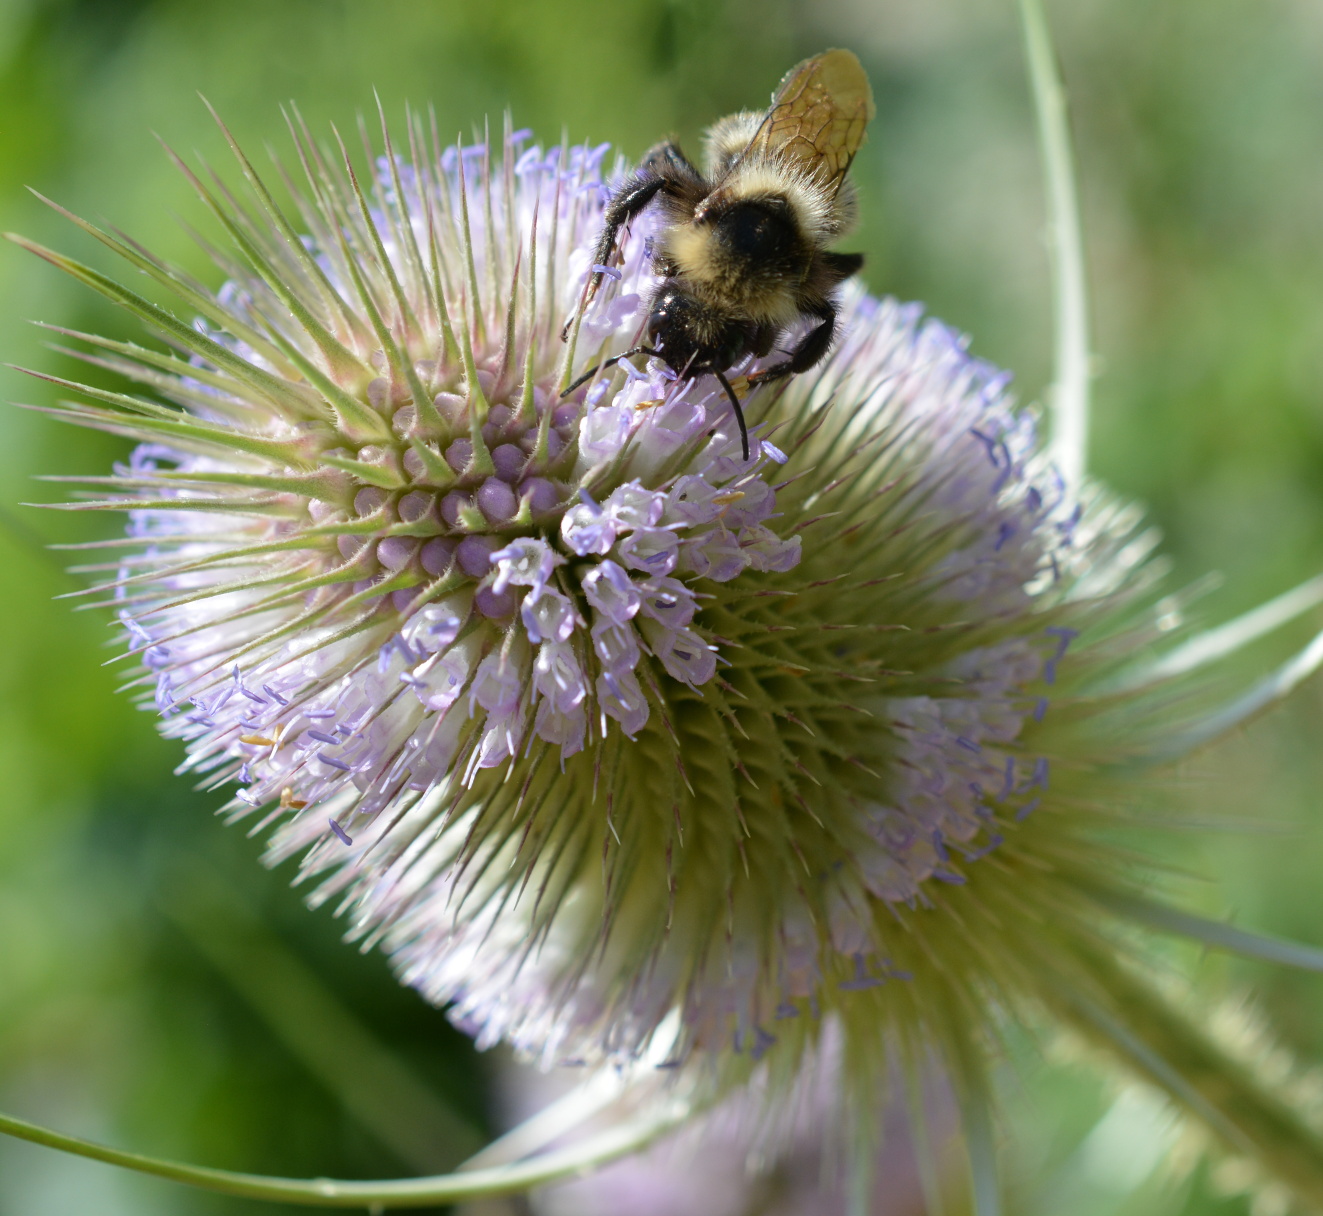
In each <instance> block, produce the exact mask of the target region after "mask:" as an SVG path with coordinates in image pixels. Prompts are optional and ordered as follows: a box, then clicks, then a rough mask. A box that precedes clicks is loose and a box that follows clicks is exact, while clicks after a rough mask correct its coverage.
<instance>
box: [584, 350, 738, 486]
mask: <svg viewBox="0 0 1323 1216" xmlns="http://www.w3.org/2000/svg"><path fill="white" fill-rule="evenodd" d="M635 355H658V356H660V355H661V351H659V350H653V349H652V347H651V346H631V347H630V348H629V350H626V351H622V352H621V353H620V354H618V355H613V356H612V357H611V358H610V359H606V360H604V361H603V362H601V363H599V364H597V366H596V367H590V368H589V369H588V370H587V371H586V372H584V374H583V375H582V376H580V377H579V378H578V379H577V380H576V381H575V382H574V383H573V384H571V385H570V386H569V388H567V389H563V390H562V391H561V394H560V395H561V399H562V400H564V399H565V398H566V397H568V396H569V395H570V394H571V393H572V392H574V390H575V389H576V388H580V387H582V386H583V385H585V384H587V383H588V381H589V380H591V379H592V378H593V377H594V376H595V375H597V373H598V372H600V371H601V370H602V369H603V368H604V367H614V366H615V365H616V364H617V363H619V362H620V361H621V359H632V358H633V357H634V356H635ZM745 459H746V460H747V459H748V456H747V454H746V456H745Z"/></svg>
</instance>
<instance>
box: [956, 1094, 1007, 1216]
mask: <svg viewBox="0 0 1323 1216" xmlns="http://www.w3.org/2000/svg"><path fill="white" fill-rule="evenodd" d="M962 1117H963V1126H964V1129H965V1153H966V1154H967V1156H968V1157H969V1177H970V1185H971V1190H972V1194H973V1202H974V1213H973V1216H1001V1188H1000V1186H999V1185H998V1182H997V1141H996V1135H995V1131H994V1127H993V1121H992V1108H991V1105H990V1103H989V1101H988V1096H987V1095H986V1094H978V1095H971V1096H970V1097H969V1098H968V1099H967V1100H966V1101H965V1103H964V1108H963V1111H962Z"/></svg>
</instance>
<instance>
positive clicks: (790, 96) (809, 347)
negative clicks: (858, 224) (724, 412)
mask: <svg viewBox="0 0 1323 1216" xmlns="http://www.w3.org/2000/svg"><path fill="white" fill-rule="evenodd" d="M871 116H872V98H871V93H870V92H869V90H868V82H867V78H866V77H865V76H864V75H863V69H862V68H861V67H860V66H859V62H858V60H857V59H855V57H854V56H853V55H851V54H850V53H849V52H847V51H828V52H826V53H825V54H823V55H820V56H817V57H815V58H814V59H810V60H806V61H805V62H804V63H803V64H800V65H799V66H798V67H796V68H794V69H792V70H791V72H790V73H788V74H787V76H786V77H785V79H784V80H783V81H782V84H781V87H780V89H778V91H777V94H776V96H775V97H774V98H773V101H772V108H771V109H770V110H768V111H767V112H766V113H765V114H760V113H754V112H742V113H739V114H732V115H730V116H729V117H728V118H724V119H722V120H721V121H720V122H718V123H717V124H715V125H714V126H713V127H712V128H711V130H710V131H709V132H708V134H707V139H706V146H705V153H706V155H705V158H704V162H705V163H704V169H703V171H700V170H699V169H698V168H697V167H696V166H695V165H694V164H692V163H691V162H690V161H689V159H688V158H687V157H686V156H685V155H684V153H683V152H682V151H681V150H680V148H679V147H678V146H677V145H676V144H675V143H673V142H671V141H664V142H662V143H659V144H657V145H656V146H655V147H654V148H652V149H651V150H650V151H649V152H648V154H647V155H646V156H645V157H644V158H643V160H642V161H641V162H640V164H639V167H638V169H637V170H636V172H635V173H634V175H633V176H632V177H631V178H629V179H628V180H627V181H626V182H625V183H624V184H623V185H622V186H620V187H619V189H617V190H616V192H615V194H614V195H613V196H612V198H611V200H610V202H609V203H608V205H607V208H606V214H605V217H604V218H605V222H604V224H603V228H602V236H601V240H600V241H599V243H598V248H597V251H596V256H595V259H594V260H595V262H596V263H597V264H598V265H599V266H605V265H609V264H610V261H611V259H612V258H613V257H614V256H615V254H616V243H617V240H618V238H619V235H620V230H621V228H622V227H623V226H624V225H626V224H627V223H628V222H629V221H630V220H631V219H632V218H633V217H634V216H636V215H638V214H639V213H640V212H641V211H642V210H643V209H644V208H645V207H647V206H649V205H650V204H652V205H656V206H657V207H658V208H659V209H660V211H661V213H662V217H663V219H664V223H663V225H662V227H661V230H660V232H659V234H658V235H657V237H656V239H655V244H654V249H653V267H654V269H655V270H656V272H657V273H658V274H659V275H660V276H661V277H662V281H661V283H660V284H658V286H657V288H656V290H655V291H654V293H653V297H652V300H651V301H650V305H649V310H648V323H647V335H646V336H647V344H646V345H644V346H640V347H636V348H634V349H633V350H631V351H629V352H626V355H623V356H617V357H616V358H617V359H620V358H624V357H627V356H628V355H632V354H639V353H648V354H653V355H658V356H660V357H661V358H662V359H664V360H665V362H666V363H667V364H668V365H669V366H670V367H671V368H672V369H673V370H675V371H676V372H678V373H679V374H681V375H682V376H687V377H693V376H698V375H701V374H706V373H710V374H713V375H715V376H717V378H718V379H719V380H720V381H721V383H722V386H723V387H724V388H725V389H726V392H727V394H728V395H729V396H730V398H731V402H732V405H733V406H734V408H735V411H736V415H737V417H738V418H739V421H740V430H741V437H742V439H743V441H744V446H745V451H746V454H747V451H748V439H747V432H746V431H745V428H744V417H743V413H742V411H741V410H740V405H739V401H738V398H737V397H736V396H735V394H734V392H733V390H732V389H731V387H730V385H729V382H728V381H727V380H726V378H725V375H724V373H725V371H726V370H727V369H728V368H730V367H731V366H732V365H733V364H735V363H737V362H739V361H740V360H741V359H742V358H745V357H746V356H749V355H755V356H758V357H765V356H767V355H769V354H770V353H771V352H772V350H773V348H774V347H775V345H776V343H777V340H778V339H779V338H780V337H781V336H782V335H783V334H784V333H785V331H786V330H787V329H788V328H789V327H790V326H792V325H793V324H795V322H797V321H798V320H799V319H800V318H805V317H807V318H810V319H812V320H813V321H815V322H816V324H814V325H813V326H812V327H811V328H810V329H809V330H808V331H807V332H806V333H805V334H803V335H802V336H801V337H800V339H799V341H798V342H797V344H796V345H795V346H794V347H793V348H792V349H790V350H789V351H787V352H786V355H787V357H786V358H785V359H784V360H783V361H781V362H777V363H774V364H772V365H771V366H769V367H765V368H763V369H762V370H761V371H759V372H757V373H755V374H754V375H752V376H750V377H749V380H750V383H752V384H757V383H762V382H765V381H769V380H775V379H779V378H781V377H783V376H788V375H791V374H793V373H796V372H802V371H806V370H807V369H808V368H810V367H812V366H813V365H814V364H816V363H817V362H819V361H820V360H821V359H822V358H823V356H824V355H825V354H826V353H827V351H828V349H829V348H830V346H831V342H832V339H833V337H834V335H835V328H836V307H835V304H834V303H833V300H832V293H833V292H834V290H835V289H836V288H837V287H838V286H839V285H840V284H841V283H842V282H844V280H845V279H847V278H849V276H850V275H852V274H854V273H855V272H856V271H858V270H859V268H860V266H862V265H863V257H862V256H861V255H859V254H844V253H833V252H831V251H830V250H828V249H827V248H826V246H827V245H828V244H829V243H830V242H832V241H834V240H835V239H836V238H837V237H839V236H841V235H843V234H844V233H846V232H847V231H848V230H849V229H850V227H851V226H852V224H853V221H854V216H855V195H854V188H853V186H852V184H851V183H850V182H849V181H848V180H847V179H846V176H845V175H846V171H847V170H848V168H849V163H850V160H851V159H852V158H853V155H854V152H855V151H856V150H857V149H858V146H859V144H860V143H861V142H862V139H863V130H864V126H865V125H866V123H867V121H868V119H869V118H870V117H871ZM601 277H602V276H601V272H600V271H598V272H597V273H596V274H595V275H594V277H593V279H592V281H591V283H590V287H589V291H588V298H591V296H592V295H593V294H595V292H596V291H597V288H598V287H599V286H600V283H601ZM608 362H615V360H610V361H608ZM594 371H596V369H594ZM590 374H591V373H590ZM583 379H587V377H584V378H583ZM583 379H581V380H579V381H577V382H576V383H575V384H574V385H572V386H571V388H570V389H568V390H566V391H567V392H569V391H572V390H573V389H574V388H576V387H577V386H578V384H581V383H583Z"/></svg>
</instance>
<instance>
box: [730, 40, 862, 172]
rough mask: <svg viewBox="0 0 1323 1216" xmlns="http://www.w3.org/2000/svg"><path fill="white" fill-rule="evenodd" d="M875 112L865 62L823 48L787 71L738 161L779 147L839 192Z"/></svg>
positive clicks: (783, 154)
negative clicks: (819, 53)
mask: <svg viewBox="0 0 1323 1216" xmlns="http://www.w3.org/2000/svg"><path fill="white" fill-rule="evenodd" d="M875 113H876V109H875V107H874V105H873V90H872V88H871V87H870V86H869V83H868V76H867V74H866V73H865V72H864V67H863V64H861V63H860V62H859V60H858V58H857V57H856V56H855V55H854V54H853V53H852V52H851V51H840V50H836V51H824V52H823V53H822V54H821V55H814V56H813V58H812V59H806V60H804V62H803V63H801V64H798V65H796V66H795V67H793V68H791V69H790V71H788V72H787V73H786V74H785V76H784V78H783V79H782V81H781V83H780V85H779V86H778V87H777V90H776V93H775V94H774V95H773V96H772V105H771V108H770V109H769V110H768V111H767V114H766V116H765V117H764V118H763V120H762V122H761V123H760V124H759V126H758V129H757V131H755V132H754V135H753V138H752V139H751V140H750V141H749V145H748V147H747V148H745V149H744V151H743V152H742V153H741V154H740V155H739V156H738V157H737V158H736V159H735V162H734V163H735V164H739V163H740V162H742V161H745V160H747V159H749V158H750V157H751V156H757V155H758V154H759V153H767V152H778V153H780V154H781V155H782V156H789V157H790V158H791V159H792V160H794V161H796V162H797V163H798V165H799V166H800V167H801V168H803V169H806V170H807V171H808V172H810V173H812V174H813V176H814V177H816V178H817V179H818V181H819V182H820V183H821V185H822V186H823V187H824V188H825V189H827V190H829V191H830V192H831V193H832V194H835V193H836V191H837V190H839V189H840V187H841V183H842V182H843V181H844V180H845V175H846V173H847V172H848V170H849V168H850V162H851V161H852V160H854V155H855V153H856V152H858V151H859V148H860V146H861V145H862V144H863V142H864V131H865V129H866V128H867V126H868V124H869V122H870V121H871V120H872V118H873V115H874V114H875ZM732 168H734V165H732Z"/></svg>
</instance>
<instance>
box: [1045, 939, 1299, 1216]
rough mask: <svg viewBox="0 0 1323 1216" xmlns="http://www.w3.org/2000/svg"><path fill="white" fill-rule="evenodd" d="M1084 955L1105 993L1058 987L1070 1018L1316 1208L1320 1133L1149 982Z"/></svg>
mask: <svg viewBox="0 0 1323 1216" xmlns="http://www.w3.org/2000/svg"><path fill="white" fill-rule="evenodd" d="M1085 961H1086V963H1087V965H1088V967H1089V970H1090V971H1091V972H1092V975H1093V978H1094V980H1095V981H1096V982H1097V983H1098V985H1099V989H1100V990H1101V991H1102V992H1105V993H1106V996H1105V997H1104V998H1100V999H1094V998H1092V997H1090V996H1089V995H1087V994H1084V993H1082V992H1080V991H1078V990H1071V989H1066V988H1064V987H1063V988H1062V989H1061V990H1059V996H1060V1004H1061V1007H1062V1012H1063V1013H1065V1015H1066V1016H1067V1018H1068V1019H1069V1021H1070V1022H1071V1024H1072V1025H1073V1026H1074V1027H1075V1028H1076V1029H1077V1030H1080V1031H1081V1032H1083V1033H1084V1034H1085V1036H1086V1037H1087V1038H1089V1039H1090V1040H1091V1041H1092V1042H1094V1043H1095V1044H1098V1045H1100V1046H1102V1047H1103V1048H1105V1049H1106V1050H1107V1051H1108V1052H1109V1054H1111V1055H1114V1056H1120V1057H1121V1059H1122V1060H1123V1061H1124V1062H1125V1064H1126V1065H1127V1066H1128V1067H1129V1068H1130V1069H1132V1070H1134V1071H1137V1072H1139V1073H1140V1074H1142V1075H1143V1076H1144V1077H1146V1078H1147V1079H1148V1080H1149V1081H1151V1082H1152V1083H1153V1084H1155V1085H1157V1086H1158V1087H1159V1088H1161V1089H1163V1090H1165V1091H1166V1092H1167V1094H1168V1095H1169V1096H1170V1097H1171V1098H1172V1099H1174V1100H1175V1101H1176V1102H1177V1103H1178V1104H1179V1105H1180V1106H1182V1107H1184V1108H1185V1109H1186V1111H1187V1112H1188V1113H1190V1114H1192V1115H1194V1116H1195V1117H1196V1118H1197V1119H1199V1120H1200V1121H1201V1122H1203V1123H1204V1124H1205V1125H1206V1126H1207V1127H1208V1128H1209V1129H1210V1130H1211V1131H1212V1132H1213V1133H1214V1134H1215V1135H1216V1136H1217V1137H1218V1139H1219V1140H1221V1141H1222V1142H1223V1144H1224V1146H1225V1147H1227V1148H1229V1149H1231V1150H1232V1151H1234V1152H1236V1153H1240V1154H1243V1155H1244V1156H1247V1157H1249V1158H1251V1159H1252V1160H1254V1161H1255V1162H1257V1163H1258V1165H1259V1166H1260V1167H1261V1168H1262V1169H1263V1170H1264V1172H1265V1173H1266V1174H1268V1175H1270V1176H1271V1177H1272V1178H1274V1179H1275V1180H1276V1181H1278V1182H1281V1183H1283V1184H1284V1185H1286V1186H1287V1187H1289V1188H1290V1189H1291V1190H1292V1191H1294V1192H1295V1194H1296V1195H1297V1196H1298V1197H1299V1198H1300V1199H1301V1200H1302V1201H1303V1202H1305V1203H1306V1204H1308V1205H1309V1206H1310V1207H1311V1208H1313V1209H1317V1210H1321V1211H1323V1137H1321V1136H1320V1135H1319V1134H1318V1132H1316V1131H1315V1130H1314V1129H1313V1128H1311V1127H1310V1126H1309V1125H1308V1124H1307V1123H1306V1122H1305V1121H1304V1119H1303V1118H1301V1116H1300V1115H1299V1113H1298V1112H1296V1111H1295V1110H1293V1109H1292V1108H1291V1107H1290V1106H1289V1105H1288V1104H1287V1103H1286V1102H1284V1101H1283V1100H1282V1099H1281V1098H1280V1097H1278V1096H1277V1093H1276V1092H1273V1091H1272V1090H1270V1089H1268V1088H1267V1087H1266V1086H1265V1084H1264V1082H1263V1081H1262V1079H1261V1078H1260V1077H1259V1076H1257V1075H1256V1074H1255V1072H1254V1070H1253V1068H1252V1066H1251V1065H1249V1064H1246V1063H1245V1062H1243V1061H1241V1060H1237V1059H1234V1058H1232V1057H1231V1056H1229V1055H1228V1054H1227V1053H1226V1052H1225V1051H1224V1050H1223V1049H1222V1047H1220V1046H1219V1045H1218V1044H1217V1043H1216V1042H1215V1041H1214V1040H1213V1039H1212V1038H1210V1037H1209V1036H1208V1035H1207V1034H1206V1033H1205V1032H1204V1031H1203V1029H1202V1028H1201V1027H1200V1026H1199V1025H1197V1024H1196V1023H1194V1022H1192V1021H1190V1020H1189V1019H1187V1018H1186V1017H1185V1016H1184V1015H1183V1014H1182V1013H1181V1012H1180V1011H1179V1010H1178V1009H1176V1008H1175V1007H1174V1006H1173V1005H1172V1004H1171V1002H1170V1001H1168V1000H1167V999H1166V998H1165V997H1164V996H1163V995H1162V994H1161V993H1160V992H1159V991H1158V990H1157V989H1156V988H1155V987H1153V986H1152V985H1150V984H1148V983H1146V982H1144V981H1143V980H1141V979H1140V978H1139V977H1138V976H1136V975H1135V974H1134V973H1132V972H1131V971H1130V970H1128V969H1127V968H1125V967H1123V966H1121V965H1119V964H1118V963H1117V962H1116V961H1115V960H1113V959H1112V958H1110V957H1109V956H1106V955H1104V954H1103V953H1101V952H1097V953H1094V952H1091V951H1090V952H1088V953H1087V954H1086V955H1085Z"/></svg>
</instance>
